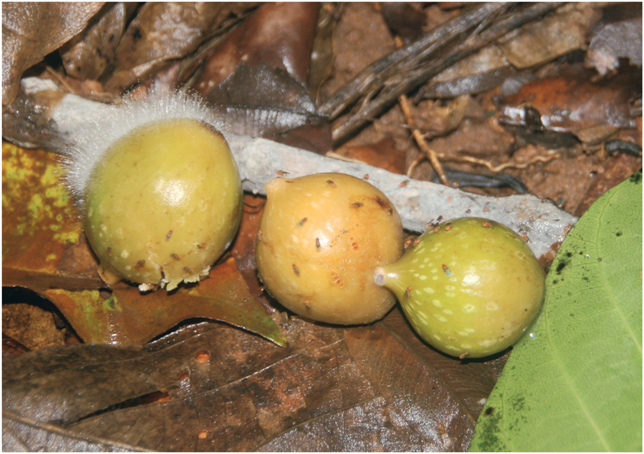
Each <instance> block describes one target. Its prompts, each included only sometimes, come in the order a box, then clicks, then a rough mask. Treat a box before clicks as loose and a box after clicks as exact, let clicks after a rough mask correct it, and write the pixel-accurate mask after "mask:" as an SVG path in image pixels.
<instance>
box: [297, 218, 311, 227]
mask: <svg viewBox="0 0 644 454" xmlns="http://www.w3.org/2000/svg"><path fill="white" fill-rule="evenodd" d="M308 220H309V218H302V220H301V221H300V222H299V223H298V225H299V226H300V227H302V226H303V225H304V223H305V222H306V221H308Z"/></svg>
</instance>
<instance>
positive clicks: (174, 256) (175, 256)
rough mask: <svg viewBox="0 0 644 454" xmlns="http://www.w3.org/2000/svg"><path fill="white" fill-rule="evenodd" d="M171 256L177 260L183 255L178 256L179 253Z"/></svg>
mask: <svg viewBox="0 0 644 454" xmlns="http://www.w3.org/2000/svg"><path fill="white" fill-rule="evenodd" d="M170 257H172V258H173V259H175V260H181V257H180V256H178V255H177V254H170Z"/></svg>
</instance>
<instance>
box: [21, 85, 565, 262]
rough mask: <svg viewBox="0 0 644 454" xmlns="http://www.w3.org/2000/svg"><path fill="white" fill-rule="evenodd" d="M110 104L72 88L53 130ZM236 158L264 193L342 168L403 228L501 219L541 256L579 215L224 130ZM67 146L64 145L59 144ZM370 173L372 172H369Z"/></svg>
mask: <svg viewBox="0 0 644 454" xmlns="http://www.w3.org/2000/svg"><path fill="white" fill-rule="evenodd" d="M39 86H40V87H42V88H40V89H43V90H45V89H52V86H51V84H50V83H49V84H48V83H45V82H44V81H39V79H36V80H33V78H32V79H27V80H25V81H23V89H24V90H25V91H34V90H36V91H37V90H38V89H39ZM102 109H107V106H105V105H103V104H100V103H96V102H92V101H88V100H86V99H83V98H81V97H78V96H75V95H71V94H68V95H66V96H64V97H63V99H62V101H61V102H60V103H59V104H58V105H56V106H53V107H52V109H51V112H50V113H49V116H50V118H51V119H52V120H53V122H54V124H55V126H53V128H54V129H55V132H56V133H57V134H60V135H62V136H65V137H66V138H67V139H68V140H74V135H75V133H76V131H78V130H79V124H80V123H82V121H83V119H84V118H89V117H92V116H94V115H96V113H97V112H99V113H100V112H101V110H102ZM225 135H226V138H227V139H228V142H229V144H230V147H231V150H232V151H233V154H234V156H235V159H236V161H237V164H238V167H239V172H240V174H241V178H242V180H243V187H244V190H245V191H248V192H252V193H254V194H264V184H266V183H267V182H268V181H269V180H271V179H272V178H276V177H280V176H285V177H288V178H294V177H299V176H303V175H308V174H312V173H321V172H341V173H346V174H349V175H353V176H355V177H358V178H368V181H369V183H371V184H373V185H374V186H376V187H377V188H379V189H380V190H381V191H382V192H384V193H385V194H386V195H387V197H389V199H390V200H391V201H392V202H393V203H394V205H395V206H396V208H397V210H398V212H399V214H400V217H401V218H402V221H403V226H404V227H405V229H407V230H409V231H413V232H422V231H424V230H425V226H426V224H427V223H428V222H430V221H435V220H437V219H438V218H439V217H441V216H442V218H443V220H449V219H454V218H459V217H464V216H479V217H485V218H489V219H493V220H495V221H498V222H501V223H503V224H505V225H507V226H509V227H511V228H512V229H513V230H515V231H517V232H518V233H520V234H525V235H526V236H525V237H524V238H527V239H528V240H529V241H528V246H530V248H531V249H532V251H533V252H534V254H535V255H536V256H537V257H539V256H541V255H543V254H545V253H547V252H548V251H550V249H551V247H552V246H553V245H554V244H555V243H557V242H560V241H562V240H563V239H564V238H565V236H566V233H567V231H568V229H569V227H570V226H572V225H574V224H575V223H576V222H577V218H576V217H575V216H573V215H571V214H570V213H567V212H565V211H563V210H561V209H559V208H558V207H557V206H555V205H554V204H553V203H551V202H550V201H547V200H542V199H539V198H537V197H535V196H533V195H513V196H509V197H501V198H498V197H487V196H481V195H476V194H471V193H467V192H464V191H461V190H459V189H454V188H450V187H447V186H443V185H438V184H434V183H430V182H426V181H418V180H413V179H409V178H407V177H405V176H403V175H398V174H394V173H391V172H388V171H386V170H382V169H379V168H376V167H372V166H369V165H367V164H362V163H356V162H347V161H342V160H338V159H332V158H328V157H325V156H320V155H317V154H314V153H311V152H308V151H305V150H301V149H299V148H294V147H289V146H287V145H282V144H279V143H276V142H272V141H269V140H265V139H261V138H251V137H247V136H237V135H234V134H225ZM59 151H61V152H64V150H59ZM367 175H368V176H367Z"/></svg>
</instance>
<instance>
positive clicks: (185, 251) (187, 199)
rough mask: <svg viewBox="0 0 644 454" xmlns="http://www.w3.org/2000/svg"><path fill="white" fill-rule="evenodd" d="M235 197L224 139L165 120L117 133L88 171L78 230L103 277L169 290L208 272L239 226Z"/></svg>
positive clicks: (237, 186) (189, 123)
mask: <svg viewBox="0 0 644 454" xmlns="http://www.w3.org/2000/svg"><path fill="white" fill-rule="evenodd" d="M241 203H242V189H241V181H240V177H239V173H238V171H237V166H236V165H235V162H234V160H233V157H232V154H231V152H230V149H229V148H228V144H227V143H226V140H225V139H224V137H223V136H222V135H221V134H220V133H219V132H217V131H215V130H214V129H213V128H211V127H209V126H207V125H205V124H204V123H201V122H199V121H196V120H189V119H186V120H164V121H160V122H155V123H151V124H148V125H146V126H142V127H140V128H138V129H136V130H134V131H133V132H132V133H130V134H129V135H127V136H125V137H123V138H121V139H120V140H119V141H117V142H116V143H115V144H114V145H113V146H112V147H111V148H110V150H109V151H108V152H107V153H106V155H105V157H104V158H103V160H102V162H101V163H100V164H98V165H97V167H96V169H94V171H93V173H92V175H91V178H90V180H89V183H88V188H87V193H86V195H85V217H84V228H85V232H86V235H87V238H88V239H89V242H90V244H91V246H92V248H93V250H94V252H95V253H96V255H97V256H98V258H99V260H100V262H101V266H100V269H99V271H100V274H101V277H103V279H104V280H105V281H106V282H108V283H113V282H115V281H117V280H119V279H122V278H125V279H127V280H129V281H131V282H135V283H137V284H141V285H140V288H141V289H142V290H151V289H156V288H157V287H165V288H166V289H167V290H172V289H174V288H175V287H176V286H177V285H178V284H179V283H181V282H182V281H184V282H195V281H198V280H199V279H200V278H201V277H203V276H206V275H207V274H208V271H209V269H210V267H211V265H212V264H213V263H214V262H215V260H217V258H219V256H221V254H222V253H223V252H224V250H225V249H226V248H227V247H228V246H229V245H230V243H231V242H232V240H233V238H234V236H235V234H236V232H237V228H238V226H239V222H240V219H241Z"/></svg>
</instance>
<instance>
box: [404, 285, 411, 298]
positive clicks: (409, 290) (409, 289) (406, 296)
mask: <svg viewBox="0 0 644 454" xmlns="http://www.w3.org/2000/svg"><path fill="white" fill-rule="evenodd" d="M410 296H411V287H407V288H406V289H405V298H409V297H410Z"/></svg>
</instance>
